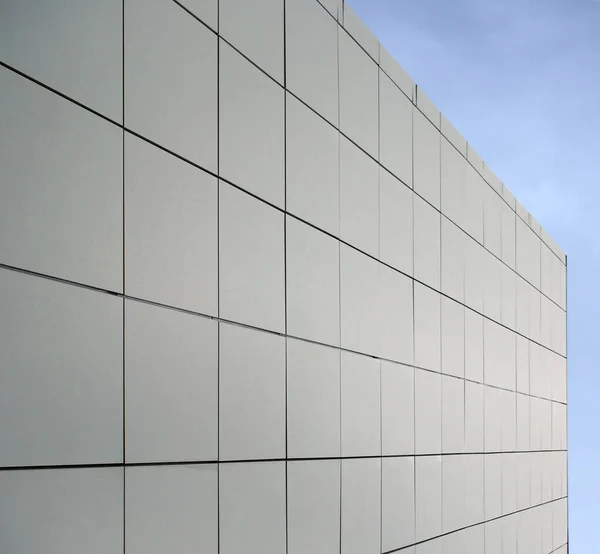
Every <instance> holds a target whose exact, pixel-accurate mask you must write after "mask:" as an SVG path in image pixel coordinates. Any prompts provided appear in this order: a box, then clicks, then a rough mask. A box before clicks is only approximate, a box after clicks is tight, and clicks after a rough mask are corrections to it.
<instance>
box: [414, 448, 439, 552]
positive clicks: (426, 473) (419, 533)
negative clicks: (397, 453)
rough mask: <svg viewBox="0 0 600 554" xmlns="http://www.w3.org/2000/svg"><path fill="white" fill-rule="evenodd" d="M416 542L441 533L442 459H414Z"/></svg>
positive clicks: (435, 457)
mask: <svg viewBox="0 0 600 554" xmlns="http://www.w3.org/2000/svg"><path fill="white" fill-rule="evenodd" d="M415 483H416V490H415V493H416V499H417V503H416V537H415V538H416V540H417V541H422V540H424V539H428V538H430V537H435V536H437V535H439V534H441V532H442V458H441V457H439V456H426V457H418V458H415Z"/></svg>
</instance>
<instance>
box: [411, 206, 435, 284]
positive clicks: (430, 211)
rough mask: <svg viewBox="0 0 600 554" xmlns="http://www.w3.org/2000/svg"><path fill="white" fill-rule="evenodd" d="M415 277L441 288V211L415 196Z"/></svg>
mask: <svg viewBox="0 0 600 554" xmlns="http://www.w3.org/2000/svg"><path fill="white" fill-rule="evenodd" d="M413 209H414V233H415V244H414V258H415V259H414V263H415V267H414V271H415V279H418V280H419V281H421V282H423V283H425V284H426V285H429V286H430V287H433V288H435V289H436V290H439V289H440V257H441V255H440V251H441V244H440V243H441V237H440V225H441V220H440V213H439V212H438V211H436V210H435V208H432V207H431V206H430V205H429V204H427V202H425V201H424V200H422V199H421V198H419V197H418V196H417V195H415V196H414V204H413Z"/></svg>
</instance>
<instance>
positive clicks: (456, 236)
mask: <svg viewBox="0 0 600 554" xmlns="http://www.w3.org/2000/svg"><path fill="white" fill-rule="evenodd" d="M441 223H442V224H441V231H442V241H441V251H442V261H441V264H442V267H441V290H442V292H443V293H444V294H447V295H448V296H451V297H452V298H454V299H455V300H457V301H459V302H464V299H465V248H466V241H470V240H471V239H469V238H468V237H467V236H466V235H465V234H464V233H463V231H461V229H460V228H459V227H457V226H456V225H455V224H454V223H452V222H451V221H449V220H448V219H446V218H445V217H442V220H441Z"/></svg>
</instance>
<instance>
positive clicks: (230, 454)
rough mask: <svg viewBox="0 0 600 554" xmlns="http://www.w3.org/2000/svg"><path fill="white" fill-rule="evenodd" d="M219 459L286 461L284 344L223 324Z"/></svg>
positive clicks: (278, 339)
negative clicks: (284, 458) (271, 459)
mask: <svg viewBox="0 0 600 554" xmlns="http://www.w3.org/2000/svg"><path fill="white" fill-rule="evenodd" d="M219 364H220V367H219V459H224V460H227V459H237V460H248V459H253V458H259V459H263V458H281V457H283V456H284V455H285V389H286V386H285V340H284V338H283V337H281V336H278V335H273V334H270V333H263V332H261V331H255V330H254V329H249V328H246V327H239V326H235V325H227V324H225V323H221V324H220V359H219Z"/></svg>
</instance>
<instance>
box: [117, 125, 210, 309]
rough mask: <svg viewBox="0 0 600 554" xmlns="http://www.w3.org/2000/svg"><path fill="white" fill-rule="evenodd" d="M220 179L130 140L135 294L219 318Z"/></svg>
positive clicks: (128, 250) (130, 281)
mask: <svg viewBox="0 0 600 554" xmlns="http://www.w3.org/2000/svg"><path fill="white" fill-rule="evenodd" d="M217 186H218V184H217V179H216V178H215V177H211V176H210V175H208V174H207V173H204V172H203V171H201V170H199V169H197V168H195V167H194V166H192V165H190V164H187V163H185V162H183V161H182V160H179V159H178V158H176V157H175V156H172V155H170V154H167V153H166V152H164V151H162V150H160V149H158V148H155V147H154V146H152V145H151V144H149V143H147V142H145V141H143V140H140V139H138V138H137V137H134V136H133V135H129V134H127V135H126V136H125V208H126V215H127V222H126V226H125V269H126V276H125V277H126V279H125V280H126V283H127V288H126V292H127V294H128V295H131V296H135V297H138V298H143V299H146V300H151V301H153V302H159V303H161V304H167V305H169V306H175V307H178V308H184V309H187V310H191V311H194V312H200V313H204V314H209V315H217V310H218V291H217V286H218V282H217V259H218V243H217V231H218V229H217Z"/></svg>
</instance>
